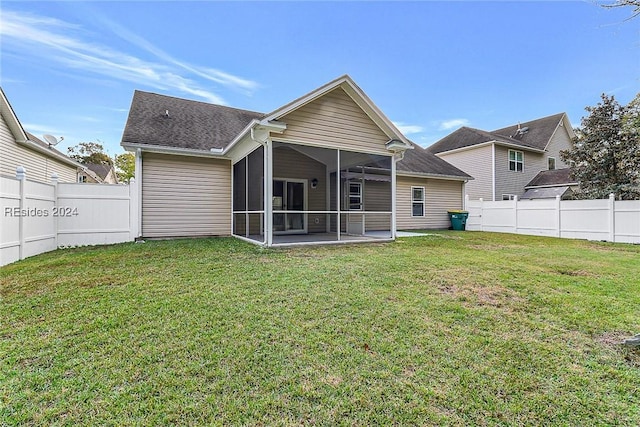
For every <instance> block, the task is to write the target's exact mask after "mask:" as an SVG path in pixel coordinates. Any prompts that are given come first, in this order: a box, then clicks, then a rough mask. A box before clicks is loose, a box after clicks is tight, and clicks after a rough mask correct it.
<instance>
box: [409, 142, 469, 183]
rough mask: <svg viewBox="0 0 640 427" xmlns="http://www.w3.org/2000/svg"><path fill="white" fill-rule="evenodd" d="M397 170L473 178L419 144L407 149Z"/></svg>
mask: <svg viewBox="0 0 640 427" xmlns="http://www.w3.org/2000/svg"><path fill="white" fill-rule="evenodd" d="M397 170H398V172H399V173H402V172H412V173H426V174H435V175H447V176H456V177H461V178H467V179H472V177H471V176H470V175H467V174H466V173H464V172H463V171H461V170H460V169H458V168H457V167H455V166H453V165H452V164H450V163H449V162H446V161H444V160H442V159H441V158H440V157H438V156H436V155H435V154H433V153H430V152H429V151H427V150H425V149H424V148H422V147H420V146H419V145H417V144H413V150H407V151H405V153H404V159H402V160H401V161H400V162H398V164H397Z"/></svg>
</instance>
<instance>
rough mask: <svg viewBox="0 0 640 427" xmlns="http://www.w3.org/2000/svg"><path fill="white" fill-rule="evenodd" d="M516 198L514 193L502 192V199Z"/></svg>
mask: <svg viewBox="0 0 640 427" xmlns="http://www.w3.org/2000/svg"><path fill="white" fill-rule="evenodd" d="M515 198H516V195H515V194H503V195H502V200H514V199H515Z"/></svg>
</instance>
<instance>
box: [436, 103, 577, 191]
mask: <svg viewBox="0 0 640 427" xmlns="http://www.w3.org/2000/svg"><path fill="white" fill-rule="evenodd" d="M574 136H575V135H574V133H573V129H572V127H571V123H570V122H569V118H568V117H567V115H566V114H565V113H560V114H555V115H552V116H548V117H543V118H541V119H536V120H531V121H529V122H525V123H520V124H517V125H512V126H508V127H506V128H502V129H498V130H494V131H491V132H487V131H484V130H480V129H473V128H469V127H462V128H460V129H458V130H456V131H455V132H453V133H451V134H449V135H447V136H446V137H444V138H443V139H441V140H440V141H438V142H436V143H435V144H433V145H431V146H430V147H428V148H427V150H428V151H429V152H431V153H433V154H435V155H437V156H438V157H440V158H441V159H444V160H446V161H447V162H449V163H451V164H452V165H454V166H456V167H457V168H459V169H461V170H463V171H465V172H466V173H468V174H469V175H471V176H473V177H474V180H473V181H471V182H469V184H468V185H467V187H466V193H467V194H468V195H469V197H470V198H471V199H473V200H477V199H480V198H482V199H484V200H494V201H495V200H511V199H513V198H514V197H515V196H518V197H521V196H523V195H524V194H525V191H526V188H527V187H528V186H529V183H530V182H531V181H532V180H533V179H534V178H535V177H536V175H538V173H539V172H541V171H547V170H555V169H564V168H567V167H568V166H569V165H567V164H565V163H564V162H563V161H562V159H561V158H560V151H562V150H567V149H569V148H570V147H571V144H572V142H571V141H572V139H573V138H574ZM556 184H558V183H556ZM565 186H570V183H567V185H565ZM535 193H545V194H546V193H547V192H530V193H528V197H531V196H532V194H535Z"/></svg>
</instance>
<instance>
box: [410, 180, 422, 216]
mask: <svg viewBox="0 0 640 427" xmlns="http://www.w3.org/2000/svg"><path fill="white" fill-rule="evenodd" d="M411 216H424V187H411Z"/></svg>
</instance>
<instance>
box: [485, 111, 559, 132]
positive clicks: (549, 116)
mask: <svg viewBox="0 0 640 427" xmlns="http://www.w3.org/2000/svg"><path fill="white" fill-rule="evenodd" d="M566 114H567V113H566V112H564V111H563V112H561V113H555V114H550V115H548V116H544V117H539V118H537V119H531V120H527V121H525V122H518V123H515V124H511V125H509V126H503V127H501V128H498V129H494V130H492V131H491V132H498V131H501V130H505V129H509V128H511V127H514V126H518V125H520V126H523V125H525V126H526V125H528V124H529V123H534V122H539V121H542V120H547V119H550V118H552V117H555V116H564V115H566Z"/></svg>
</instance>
